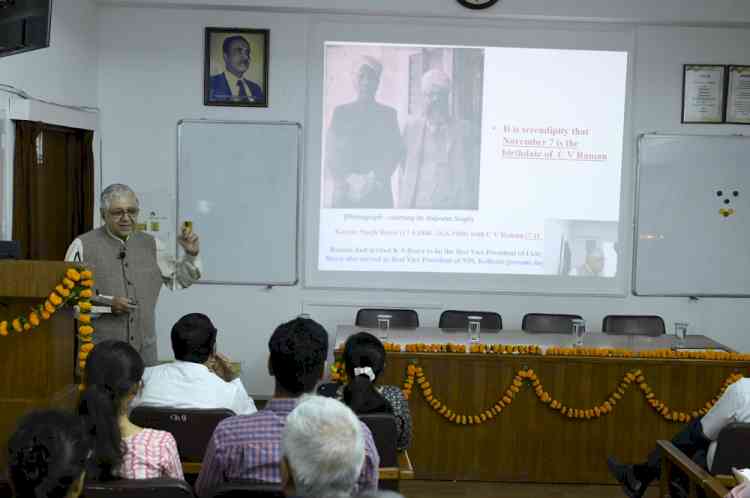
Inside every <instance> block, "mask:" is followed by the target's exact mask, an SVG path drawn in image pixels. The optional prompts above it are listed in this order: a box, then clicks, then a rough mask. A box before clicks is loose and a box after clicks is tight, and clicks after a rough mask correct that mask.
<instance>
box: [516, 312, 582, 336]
mask: <svg viewBox="0 0 750 498" xmlns="http://www.w3.org/2000/svg"><path fill="white" fill-rule="evenodd" d="M576 319H578V320H580V319H581V316H580V315H556V314H551V313H527V314H525V315H524V316H523V321H522V322H521V328H522V329H523V330H525V331H526V332H532V333H537V334H572V333H573V320H576Z"/></svg>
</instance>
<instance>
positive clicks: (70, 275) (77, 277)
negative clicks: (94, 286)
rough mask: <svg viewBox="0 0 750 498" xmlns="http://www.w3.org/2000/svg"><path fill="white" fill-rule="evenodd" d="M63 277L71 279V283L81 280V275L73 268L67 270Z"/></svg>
mask: <svg viewBox="0 0 750 498" xmlns="http://www.w3.org/2000/svg"><path fill="white" fill-rule="evenodd" d="M65 276H66V277H68V278H69V279H71V280H72V281H73V282H78V281H79V280H81V274H80V273H78V270H76V269H75V268H68V271H66V272H65Z"/></svg>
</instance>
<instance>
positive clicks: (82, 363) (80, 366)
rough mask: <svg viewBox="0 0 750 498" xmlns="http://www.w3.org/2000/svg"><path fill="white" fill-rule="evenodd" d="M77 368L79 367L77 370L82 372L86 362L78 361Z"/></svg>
mask: <svg viewBox="0 0 750 498" xmlns="http://www.w3.org/2000/svg"><path fill="white" fill-rule="evenodd" d="M78 367H79V368H80V369H81V370H83V369H84V368H86V361H85V360H82V361H79V362H78Z"/></svg>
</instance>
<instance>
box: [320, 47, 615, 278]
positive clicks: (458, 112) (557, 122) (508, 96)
mask: <svg viewBox="0 0 750 498" xmlns="http://www.w3.org/2000/svg"><path fill="white" fill-rule="evenodd" d="M626 74H627V53H626V52H614V51H588V50H548V49H525V48H507V47H480V48H474V47H442V46H416V45H387V44H359V43H339V42H327V43H326V44H325V70H324V83H323V92H324V95H323V123H322V130H323V133H322V137H321V140H322V142H323V147H322V151H323V154H322V168H321V171H322V178H321V206H320V209H321V211H320V236H319V248H318V249H319V250H318V269H319V270H321V271H370V272H385V271H387V272H438V273H478V274H526V275H561V276H563V275H564V276H576V277H578V276H584V277H602V278H606V277H614V276H615V274H616V269H617V256H618V251H619V245H618V240H617V239H618V222H619V210H620V206H619V201H620V173H621V168H622V149H623V126H624V111H625V94H626Z"/></svg>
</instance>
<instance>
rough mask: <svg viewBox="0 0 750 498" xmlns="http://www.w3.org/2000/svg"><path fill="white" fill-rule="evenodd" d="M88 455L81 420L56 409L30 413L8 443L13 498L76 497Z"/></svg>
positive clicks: (81, 483) (88, 447)
mask: <svg viewBox="0 0 750 498" xmlns="http://www.w3.org/2000/svg"><path fill="white" fill-rule="evenodd" d="M90 456H91V448H90V446H89V439H88V438H87V437H86V432H85V429H84V426H83V420H81V418H80V417H78V416H77V415H73V414H72V413H64V412H61V411H57V410H46V411H40V412H32V413H30V414H28V415H26V416H25V417H24V418H22V419H21V421H20V422H19V424H18V429H16V432H14V433H13V435H12V436H11V437H10V440H9V441H8V477H9V478H10V482H11V487H12V488H13V496H14V497H15V498H42V497H44V498H78V496H79V495H80V494H81V490H83V480H84V478H85V475H86V461H87V459H88V458H89V457H90Z"/></svg>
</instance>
